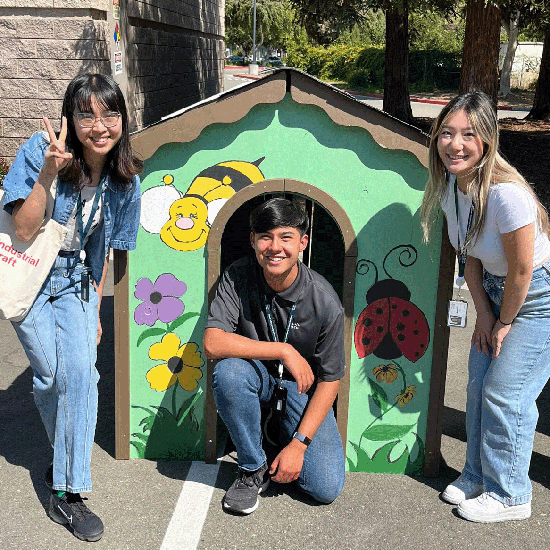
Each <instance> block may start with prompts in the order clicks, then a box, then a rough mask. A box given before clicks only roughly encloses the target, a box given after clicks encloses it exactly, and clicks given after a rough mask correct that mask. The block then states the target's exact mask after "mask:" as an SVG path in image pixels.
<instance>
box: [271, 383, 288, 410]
mask: <svg viewBox="0 0 550 550" xmlns="http://www.w3.org/2000/svg"><path fill="white" fill-rule="evenodd" d="M286 394H287V390H286V388H285V387H282V386H279V385H278V384H277V385H276V386H275V389H274V390H273V409H274V412H275V414H278V415H280V416H282V415H283V414H284V413H285V410H286Z"/></svg>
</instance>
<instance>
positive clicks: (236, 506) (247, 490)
mask: <svg viewBox="0 0 550 550" xmlns="http://www.w3.org/2000/svg"><path fill="white" fill-rule="evenodd" d="M268 470H269V468H268V466H267V463H266V464H264V465H263V466H262V467H261V468H259V469H258V470H256V471H255V472H247V471H246V470H242V469H239V473H238V475H237V479H236V480H235V481H234V482H233V485H231V487H229V489H228V490H227V493H225V497H224V498H223V507H224V509H225V510H230V511H231V512H235V513H237V514H245V515H246V514H251V513H252V512H254V510H256V508H258V495H259V494H260V493H261V492H262V491H265V490H266V489H267V486H268V485H269V479H270V478H269V471H268Z"/></svg>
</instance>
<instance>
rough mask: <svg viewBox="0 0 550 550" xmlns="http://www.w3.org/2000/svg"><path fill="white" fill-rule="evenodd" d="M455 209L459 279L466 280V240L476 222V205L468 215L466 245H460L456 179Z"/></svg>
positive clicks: (456, 184)
mask: <svg viewBox="0 0 550 550" xmlns="http://www.w3.org/2000/svg"><path fill="white" fill-rule="evenodd" d="M455 209H456V233H457V244H458V248H457V256H458V277H459V278H461V279H464V269H465V267H466V258H467V257H468V251H467V250H466V239H467V237H468V233H469V232H470V229H471V228H472V223H473V221H474V213H475V208H474V203H473V202H472V205H471V206H470V213H469V214H468V224H467V226H466V233H465V234H464V241H465V242H464V245H462V246H461V245H460V218H459V215H458V183H457V180H456V178H455Z"/></svg>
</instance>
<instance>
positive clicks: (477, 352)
mask: <svg viewBox="0 0 550 550" xmlns="http://www.w3.org/2000/svg"><path fill="white" fill-rule="evenodd" d="M498 137H499V136H498V120H497V116H496V109H495V107H494V105H493V104H492V102H491V100H490V99H489V97H488V96H486V95H485V94H483V93H481V92H475V93H468V94H464V95H462V96H458V97H456V98H455V99H453V100H452V101H451V102H450V103H448V104H447V105H446V106H445V107H444V109H443V110H442V112H441V114H440V115H439V117H438V118H437V120H436V121H435V122H434V125H433V128H432V137H431V143H430V150H429V156H430V178H429V181H428V184H427V186H426V193H425V195H424V199H423V204H422V223H423V229H424V234H425V236H426V238H427V237H428V236H429V231H430V227H431V220H432V218H433V215H434V214H435V213H436V212H437V210H438V209H439V207H441V208H442V210H443V212H444V213H445V217H446V219H447V226H448V231H449V239H450V241H451V243H452V245H453V246H454V247H455V248H456V249H457V251H458V259H459V279H457V284H458V285H459V287H460V286H461V284H463V282H464V278H463V277H462V274H463V275H464V277H465V279H466V282H467V283H468V288H469V290H470V292H471V295H472V299H473V301H474V305H475V309H476V313H477V317H476V325H475V329H474V332H473V336H472V347H471V351H470V358H469V362H468V387H467V402H466V433H467V450H466V463H465V465H464V469H463V470H462V474H461V476H460V477H459V478H458V479H457V480H456V481H454V482H453V483H451V484H450V485H449V486H448V487H447V488H446V489H445V491H443V493H442V495H441V496H442V498H443V500H446V501H447V502H450V503H452V504H458V513H459V515H460V516H462V517H464V518H466V519H468V520H470V521H476V522H484V523H489V522H497V521H506V520H520V519H526V518H528V517H530V515H531V482H530V480H529V476H528V472H529V463H530V461H531V452H532V448H533V438H534V435H535V428H536V425H537V418H538V412H537V406H536V403H535V400H536V398H537V397H538V395H539V394H540V392H541V391H542V389H543V387H544V385H545V384H546V382H547V380H548V378H549V376H550V276H549V273H550V262H549V258H550V242H549V240H548V214H547V213H546V211H545V209H544V208H543V206H542V205H541V204H540V202H539V201H538V199H537V197H536V196H535V194H534V192H533V190H532V189H531V187H530V186H529V185H528V184H527V183H526V181H525V180H524V179H523V177H522V176H521V175H520V174H519V173H518V172H517V170H516V169H515V168H513V167H512V166H511V165H510V164H508V163H507V162H506V161H505V160H504V159H503V158H502V157H501V155H500V154H499V152H498ZM457 330H460V329H457Z"/></svg>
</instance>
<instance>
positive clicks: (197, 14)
mask: <svg viewBox="0 0 550 550" xmlns="http://www.w3.org/2000/svg"><path fill="white" fill-rule="evenodd" d="M120 4H121V6H120V19H119V20H115V19H114V18H113V0H0V157H4V158H6V159H7V160H8V162H10V161H11V160H12V159H13V157H14V156H15V154H16V152H17V149H18V148H19V146H20V145H21V144H22V143H23V142H24V141H25V140H26V139H27V138H28V137H30V136H31V135H32V134H33V133H34V132H36V131H38V130H40V129H43V122H42V117H43V116H47V117H48V118H50V119H51V121H52V123H53V126H54V127H55V128H58V127H59V116H60V111H61V103H62V99H63V94H64V92H65V89H66V87H67V84H68V82H69V81H70V80H71V79H72V78H73V77H74V76H75V75H76V74H78V73H80V72H100V73H103V74H113V67H114V63H113V55H114V52H115V51H117V50H120V51H121V52H122V60H123V71H122V73H121V74H117V75H116V76H115V79H116V80H117V81H118V82H119V84H120V85H121V87H122V89H123V92H124V93H125V95H126V97H127V101H128V106H129V111H130V116H131V128H132V130H137V129H140V128H142V127H143V126H144V125H149V124H151V123H153V122H156V121H158V120H159V119H160V118H161V117H162V116H164V115H167V114H169V113H171V112H173V111H175V110H178V109H181V108H183V107H186V106H188V105H190V104H192V103H195V102H197V101H199V100H201V99H203V98H205V97H208V96H209V95H212V94H215V93H217V92H219V91H220V90H221V89H222V86H223V33H224V28H223V21H224V11H223V0H149V1H148V2H143V1H140V0H126V1H124V0H121V1H120ZM115 23H118V25H119V27H120V29H121V40H120V43H119V44H116V42H115V41H114V39H113V30H114V25H115Z"/></svg>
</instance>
